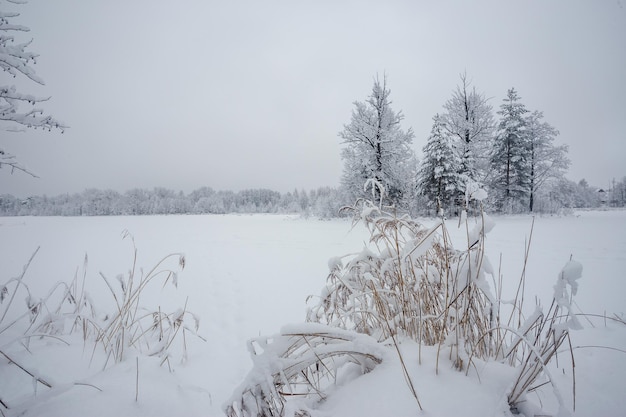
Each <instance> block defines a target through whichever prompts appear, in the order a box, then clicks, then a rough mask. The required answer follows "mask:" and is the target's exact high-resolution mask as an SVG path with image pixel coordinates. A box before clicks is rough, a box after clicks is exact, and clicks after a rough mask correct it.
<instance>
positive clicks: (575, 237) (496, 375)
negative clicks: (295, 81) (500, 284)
mask: <svg viewBox="0 0 626 417" xmlns="http://www.w3.org/2000/svg"><path fill="white" fill-rule="evenodd" d="M495 221H496V227H495V228H494V230H493V231H492V232H491V233H490V234H489V235H488V236H487V241H486V246H487V254H488V256H489V258H490V260H491V263H492V264H493V265H494V267H495V268H496V269H500V270H501V273H502V275H503V277H504V281H505V283H509V284H510V285H509V286H510V288H511V291H513V289H514V286H515V285H516V284H517V281H518V278H519V276H520V274H521V271H522V266H523V259H524V249H525V244H526V241H527V239H528V238H529V236H530V232H531V224H532V218H531V217H528V216H519V217H496V218H495ZM431 222H432V221H431ZM425 223H429V221H427V220H426V221H425ZM448 228H449V230H450V232H451V233H452V234H453V238H454V240H455V241H456V242H459V244H458V246H459V247H462V246H463V245H462V244H461V243H460V242H462V241H463V236H464V231H463V230H459V229H457V228H456V224H455V222H454V221H453V220H450V221H449V222H448ZM125 230H127V231H128V232H130V233H131V234H132V236H133V237H134V241H135V245H136V247H137V249H138V261H137V262H138V266H141V267H143V268H144V270H147V269H150V268H151V267H152V266H153V265H154V264H155V263H156V262H158V261H159V260H160V259H161V258H162V257H164V256H165V255H168V254H170V253H173V252H182V253H184V254H185V259H186V266H185V269H184V271H182V272H181V273H180V276H179V285H178V289H174V288H173V287H171V286H166V287H165V288H161V285H160V284H157V285H156V286H154V288H150V289H149V290H148V291H147V292H146V294H145V296H144V300H145V301H146V303H151V304H154V305H156V306H160V307H161V308H162V309H163V310H174V309H176V308H178V307H182V306H183V305H184V304H185V302H187V309H188V310H190V311H192V312H194V313H195V314H197V315H198V316H200V318H201V322H200V330H199V333H200V335H201V336H202V337H204V338H205V339H206V342H203V341H202V340H200V339H198V338H195V337H188V338H187V339H186V342H187V347H188V352H189V357H188V360H187V361H186V362H185V363H184V364H179V363H178V362H176V363H174V362H173V365H174V367H175V368H174V371H173V372H169V371H168V370H167V367H159V365H158V360H157V359H156V358H151V357H147V356H139V358H138V359H135V358H134V357H133V358H132V359H129V360H127V361H125V362H122V363H120V364H117V365H114V366H108V367H107V369H106V370H105V371H101V369H102V367H103V364H104V358H103V357H101V356H99V354H98V352H96V354H92V352H93V350H92V347H87V346H86V345H85V344H84V343H83V341H82V338H80V337H78V335H72V336H67V337H65V338H64V340H65V341H66V342H69V346H67V345H66V344H64V343H63V342H61V341H58V340H51V339H47V340H41V341H34V342H32V343H31V346H30V350H31V353H29V352H27V351H25V350H24V349H23V347H21V345H20V344H19V343H15V342H14V340H15V337H16V336H15V335H14V334H12V333H11V332H5V333H2V334H0V349H2V350H3V351H4V352H5V353H10V355H13V358H14V359H15V360H16V361H17V360H18V359H19V361H22V362H23V363H28V364H29V366H30V367H31V370H33V371H34V372H36V374H37V375H38V376H40V377H42V376H43V377H45V378H44V379H46V378H47V380H48V381H49V382H51V385H53V388H52V389H48V388H45V387H43V386H42V385H41V384H38V386H37V395H36V397H32V394H33V383H32V381H31V378H29V377H27V376H26V374H25V373H24V372H22V371H19V370H16V369H15V366H12V365H9V364H8V361H7V360H5V359H4V358H3V357H0V399H1V400H2V401H4V402H5V403H7V404H8V405H9V406H10V407H11V409H10V410H6V409H2V408H1V406H0V410H1V411H2V412H3V413H4V414H6V415H17V414H19V413H20V412H22V411H25V414H24V415H28V416H35V415H36V416H58V415H64V416H82V415H91V416H98V415H102V416H108V415H124V416H153V415H186V416H194V415H197V416H200V415H202V416H206V415H209V416H220V415H223V413H222V405H223V403H224V402H225V401H226V400H227V399H228V397H229V396H230V395H231V393H232V391H233V389H234V388H235V387H236V386H237V385H238V384H239V383H240V382H241V381H242V379H243V378H244V377H245V376H246V374H247V373H248V371H249V370H250V368H251V364H252V362H251V360H250V358H249V354H248V352H247V348H246V341H247V339H249V338H251V337H255V336H259V335H271V334H274V333H277V332H278V331H279V330H280V328H281V327H282V326H284V325H286V324H289V323H298V322H302V321H303V319H304V316H305V310H306V304H305V299H306V297H307V296H308V295H311V294H313V295H317V294H319V292H320V289H321V288H322V286H323V285H324V282H325V278H326V274H327V271H328V265H327V261H328V259H329V258H331V257H334V256H338V255H343V254H346V253H352V252H357V251H359V250H360V249H361V248H362V247H363V245H364V242H365V240H366V239H367V237H368V235H367V233H366V231H365V230H364V228H362V227H361V226H357V227H356V228H355V229H351V226H350V223H349V222H347V221H342V220H332V221H318V220H312V219H308V220H307V219H300V218H298V217H294V216H273V215H255V216H249V215H227V216H155V217H96V218H93V217H90V218H38V217H26V218H0V250H1V252H0V253H1V259H0V261H1V262H2V271H1V272H0V284H2V283H3V282H5V281H7V280H8V279H9V278H11V277H15V276H18V275H19V274H20V273H21V271H22V267H23V265H24V264H25V263H26V262H27V261H28V258H29V257H30V255H31V254H32V253H33V251H34V250H35V249H36V248H37V247H38V246H40V250H39V252H38V253H37V255H36V257H35V258H34V260H33V262H32V264H31V265H30V267H29V269H28V271H27V273H26V275H25V277H24V281H25V282H26V283H27V284H28V285H29V286H30V288H31V291H32V292H33V293H34V294H33V295H34V297H35V298H36V297H44V296H45V295H46V294H47V292H48V291H49V290H50V288H51V287H52V286H53V285H54V284H55V283H56V282H58V281H71V280H72V278H73V277H74V275H75V273H76V271H78V273H79V275H80V274H82V265H83V259H84V257H85V254H87V255H88V266H87V290H88V291H89V293H90V294H91V296H92V297H93V299H94V302H95V304H96V305H99V306H102V307H101V309H102V310H106V309H108V308H114V307H113V306H114V304H113V302H112V300H111V296H110V293H109V292H108V290H107V288H106V286H105V285H104V282H103V280H102V278H101V277H100V276H99V273H100V272H102V274H104V275H105V276H107V277H113V278H114V277H115V276H116V275H117V274H120V273H126V272H127V271H128V270H129V269H130V268H131V266H132V262H133V247H132V242H131V240H129V239H124V240H123V239H122V234H123V231H125ZM500 255H502V260H501V261H500ZM570 256H571V257H572V258H573V259H575V260H577V261H579V262H581V263H582V264H583V267H584V270H583V278H582V280H581V281H580V290H579V294H578V296H577V297H576V302H577V304H578V308H579V309H580V310H581V311H583V312H585V313H593V314H600V315H603V314H605V313H606V314H607V315H611V314H613V313H617V314H621V315H622V317H624V314H625V313H626V297H625V296H624V292H625V289H626V281H625V280H626V272H625V271H626V211H606V212H580V213H576V215H573V216H567V217H538V218H536V219H535V223H534V229H533V232H532V242H531V246H530V256H529V260H528V263H527V268H526V276H527V281H526V282H527V285H526V297H527V298H528V300H527V302H526V303H527V304H526V305H527V306H528V308H531V309H532V307H533V306H534V296H535V295H537V296H538V297H539V299H541V300H542V301H543V303H544V304H547V303H549V301H550V300H551V296H552V291H553V290H552V286H553V285H554V282H555V279H556V276H557V274H558V273H559V271H560V269H561V268H562V267H563V265H564V264H565V262H566V261H567V260H569V259H570ZM17 301H19V302H20V303H22V304H23V300H17ZM17 301H16V303H17ZM5 303H6V301H5ZM4 305H5V304H3V305H0V313H1V312H2V311H3V310H4ZM582 323H583V325H585V329H584V330H581V331H577V332H574V333H572V343H573V345H574V346H591V345H593V346H600V347H596V348H591V347H580V348H578V349H575V358H576V391H577V393H576V412H575V415H581V416H587V415H607V416H610V415H623V414H624V410H626V398H625V397H624V395H623V385H624V375H625V374H626V353H624V352H620V351H618V350H613V349H607V348H614V349H621V350H622V351H623V350H626V327H624V326H623V325H619V324H616V323H614V322H612V321H610V320H608V321H605V320H603V319H594V320H593V325H592V323H590V322H588V321H586V320H585V319H582ZM594 326H595V327H594ZM405 349H406V352H405V359H406V358H415V355H416V352H415V349H416V347H415V346H412V345H410V344H407V345H406V346H405ZM422 355H423V364H422V365H421V366H419V365H417V363H416V361H413V362H411V363H410V372H411V375H412V377H413V378H414V380H415V382H416V389H417V392H418V394H419V395H420V399H421V401H422V404H423V406H424V408H425V411H424V412H423V413H422V415H429V416H460V415H463V416H484V415H503V409H505V408H506V407H504V406H503V401H504V399H505V390H506V389H507V386H506V385H505V381H506V378H507V377H508V376H509V374H510V371H509V370H508V369H501V368H499V367H497V366H490V367H485V368H484V370H483V371H482V372H483V373H482V374H481V382H478V380H477V379H476V377H472V376H468V377H465V376H463V377H459V375H458V372H457V371H454V370H452V369H451V368H450V367H449V366H448V367H447V368H445V369H444V370H443V371H442V372H441V373H440V375H439V376H435V375H434V369H433V367H432V365H431V364H432V361H429V360H428V357H429V355H432V352H430V351H428V350H426V351H424V352H422ZM567 355H569V353H567ZM565 361H569V362H571V360H570V359H569V358H568V356H565V355H564V357H563V362H565ZM559 365H560V366H561V368H562V369H561V368H559V369H556V368H554V370H553V371H554V372H553V375H555V380H556V382H557V384H558V386H559V389H560V391H561V393H562V394H563V397H564V399H565V401H566V403H567V404H568V405H569V406H570V408H571V406H572V394H571V381H572V378H571V369H570V368H571V365H570V366H569V367H567V366H565V365H564V364H563V363H560V364H559ZM137 372H139V379H138V380H137ZM137 381H138V382H137ZM76 382H79V383H81V385H75V383H76ZM95 387H97V388H95ZM551 392H552V391H551V390H550V389H549V388H548V389H544V390H542V391H541V392H540V393H539V394H538V395H537V396H531V397H530V399H531V400H532V401H533V402H535V403H537V404H539V403H542V404H543V407H544V411H545V412H547V413H556V405H555V400H554V398H553V396H552V394H551ZM136 395H138V400H137V401H136V400H135V397H136ZM321 411H322V412H324V413H326V414H324V415H328V416H333V415H341V416H350V415H354V416H362V417H363V416H365V417H368V416H381V415H394V416H403V415H406V416H408V415H420V414H418V411H417V407H416V404H415V401H414V399H413V398H412V397H411V396H410V395H409V392H408V389H407V387H406V385H405V383H404V379H403V376H402V373H401V371H400V368H399V367H398V364H397V356H394V355H389V357H388V358H387V357H386V358H385V361H384V362H383V364H382V365H380V366H379V367H378V368H376V369H375V370H374V371H373V372H371V373H370V374H367V375H365V376H363V377H361V378H359V379H357V380H355V381H354V382H353V383H351V384H348V385H346V386H344V387H340V388H339V389H338V390H337V391H336V392H335V394H334V395H333V396H331V397H330V399H329V400H328V401H327V402H326V403H325V404H324V405H323V406H322V409H321ZM0 415H1V414H0Z"/></svg>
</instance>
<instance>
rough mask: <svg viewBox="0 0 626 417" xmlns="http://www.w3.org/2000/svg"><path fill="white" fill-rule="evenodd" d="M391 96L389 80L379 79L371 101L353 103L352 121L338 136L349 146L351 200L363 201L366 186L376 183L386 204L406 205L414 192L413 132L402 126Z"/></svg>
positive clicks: (344, 180) (347, 176)
mask: <svg viewBox="0 0 626 417" xmlns="http://www.w3.org/2000/svg"><path fill="white" fill-rule="evenodd" d="M390 94H391V91H390V90H389V89H388V88H387V78H386V77H384V78H383V81H382V83H381V82H380V80H379V79H378V78H376V79H375V81H374V85H373V87H372V93H371V94H370V96H369V97H368V99H367V100H366V101H365V102H359V101H356V102H355V103H354V107H355V108H354V109H353V111H352V118H351V121H350V123H349V124H347V125H344V129H343V131H341V132H340V133H339V136H340V137H341V139H343V141H342V143H343V144H344V145H346V146H345V147H344V148H343V150H342V153H341V157H342V159H343V160H344V164H345V165H344V172H343V178H342V186H343V187H344V188H345V189H346V191H347V192H348V194H349V195H350V196H351V197H352V198H360V197H363V196H365V191H364V184H365V183H366V182H367V181H368V180H375V181H376V182H377V183H378V184H381V185H382V186H383V188H384V189H385V195H386V196H387V197H388V201H386V203H388V204H392V205H396V206H403V205H404V204H405V202H406V200H407V199H409V198H410V196H411V195H413V194H414V193H413V190H414V189H415V170H416V160H415V155H414V153H413V151H412V150H411V148H410V146H411V143H412V142H413V131H412V130H411V129H410V128H409V129H408V130H406V131H404V130H402V128H401V127H400V122H401V121H402V120H403V118H404V116H403V115H402V112H397V113H396V112H395V111H394V110H393V109H392V108H391V100H390V99H389V95H390Z"/></svg>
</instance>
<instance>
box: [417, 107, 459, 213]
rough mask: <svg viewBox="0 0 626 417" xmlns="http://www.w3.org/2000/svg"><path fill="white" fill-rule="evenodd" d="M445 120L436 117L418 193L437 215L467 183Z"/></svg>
mask: <svg viewBox="0 0 626 417" xmlns="http://www.w3.org/2000/svg"><path fill="white" fill-rule="evenodd" d="M443 123H444V122H443V120H442V117H441V116H440V115H438V114H437V115H435V116H434V117H433V126H432V129H431V131H430V136H429V137H428V141H427V142H426V145H424V148H423V152H424V158H423V159H422V162H421V164H420V170H419V173H418V190H419V193H420V194H422V195H424V196H425V197H426V198H427V199H428V202H429V205H430V206H432V207H435V208H436V210H437V213H438V214H439V213H441V212H445V211H446V210H448V209H450V207H451V206H452V205H453V203H454V202H453V200H454V197H455V196H456V195H457V194H458V191H459V189H460V187H461V184H462V183H463V182H464V181H463V179H462V178H461V176H460V170H461V159H460V158H459V156H458V154H457V153H456V152H455V147H454V142H453V138H452V136H451V135H450V134H449V133H448V132H447V131H446V129H445V126H444V124H443Z"/></svg>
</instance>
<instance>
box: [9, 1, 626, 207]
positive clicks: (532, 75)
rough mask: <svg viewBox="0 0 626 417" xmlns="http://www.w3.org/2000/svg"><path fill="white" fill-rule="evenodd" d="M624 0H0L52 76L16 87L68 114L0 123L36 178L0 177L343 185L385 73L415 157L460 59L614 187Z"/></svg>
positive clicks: (625, 36)
mask: <svg viewBox="0 0 626 417" xmlns="http://www.w3.org/2000/svg"><path fill="white" fill-rule="evenodd" d="M624 3H625V2H623V1H621V0H619V1H616V0H606V1H604V0H593V1H592V0H586V1H579V0H561V1H540V0H530V1H529V0H524V1H522V0H511V1H499V0H498V1H496V0H494V1H461V0H458V1H376V2H370V1H330V0H321V1H320V0H317V1H313V0H311V1H297V0H291V1H287V0H285V1H280V0H270V1H253V0H247V1H220V2H216V1H206V0H181V1H176V2H173V1H160V0H158V1H157V0H132V1H129V0H109V1H94V0H89V1H88V0H55V1H50V0H30V2H29V3H28V4H26V5H23V6H20V5H11V4H6V3H2V7H3V8H5V9H10V10H15V11H19V12H21V16H20V18H19V23H22V24H24V25H27V26H29V27H30V28H31V32H30V34H28V35H27V36H26V38H25V39H29V38H31V37H32V38H33V39H34V41H33V43H32V45H31V48H30V49H31V51H34V52H37V53H39V54H40V58H39V60H38V63H37V65H36V66H35V69H36V70H37V73H38V74H39V75H40V76H41V77H42V78H43V79H44V80H45V81H46V86H45V87H38V86H35V85H32V84H28V83H25V84H22V83H20V84H19V85H20V86H21V87H22V88H21V89H22V91H24V92H29V93H35V94H38V95H45V96H48V95H50V96H52V99H51V100H50V101H49V102H47V103H45V104H44V106H43V107H44V108H45V109H46V110H47V112H48V113H51V114H53V115H54V116H55V117H57V118H58V119H60V120H62V121H64V122H65V123H67V124H68V125H70V126H71V128H70V129H68V130H67V131H66V132H65V134H63V135H61V134H60V133H54V132H53V133H43V132H41V131H28V132H27V133H23V134H16V133H9V132H1V133H0V135H1V137H0V147H3V148H5V149H6V150H7V151H10V152H11V153H13V154H15V155H17V157H18V158H19V160H20V161H21V162H22V163H23V164H25V165H26V166H27V167H28V168H29V169H31V170H32V171H34V172H35V173H37V174H38V175H39V176H40V178H38V179H36V178H31V177H29V176H27V175H24V174H22V173H15V174H13V175H10V174H9V172H8V170H7V169H3V170H0V194H2V193H12V194H14V195H18V196H27V195H32V194H48V195H56V194H61V193H66V192H69V193H73V192H78V191H82V190H83V189H85V188H89V187H96V188H101V189H106V188H111V189H114V190H117V191H121V192H123V191H126V190H128V189H130V188H135V187H143V188H152V187H156V186H163V187H167V188H171V189H174V190H182V191H185V192H189V191H191V190H193V189H195V188H199V187H201V186H205V185H206V186H211V187H213V188H215V189H234V190H239V189H243V188H258V187H266V188H272V189H276V190H279V191H288V190H292V189H294V188H295V187H298V188H306V189H311V188H315V187H318V186H326V185H330V186H336V185H338V184H339V178H340V175H341V169H342V163H341V160H340V149H341V145H340V140H339V138H338V136H337V133H338V132H339V131H340V130H341V129H342V127H343V124H345V123H348V122H349V121H350V114H351V111H352V108H353V105H352V103H353V102H354V101H355V100H364V99H365V98H366V97H367V96H368V94H369V93H370V89H371V86H372V82H373V78H374V76H375V75H376V74H377V73H379V74H383V73H386V74H387V77H388V85H389V87H390V88H391V91H392V93H391V98H392V100H393V107H394V109H395V110H402V111H403V113H404V115H405V120H404V124H403V127H404V128H405V129H406V128H409V127H412V128H413V130H414V131H415V141H414V148H415V150H416V152H417V154H418V156H421V149H422V147H423V145H424V144H425V141H426V138H427V137H428V134H429V132H430V128H431V122H432V120H431V119H432V116H433V115H434V114H435V113H437V112H441V111H442V105H443V104H444V102H445V101H446V100H447V99H448V98H449V97H450V96H451V93H452V91H453V90H454V89H455V87H456V85H457V84H458V83H459V74H460V73H461V72H463V71H467V74H468V76H469V78H470V79H471V80H472V82H473V84H474V85H475V86H476V88H477V89H478V90H479V91H481V92H484V93H485V95H486V96H488V97H491V101H490V103H491V105H492V106H493V108H494V111H495V110H497V108H498V106H499V105H500V103H501V100H502V98H503V97H504V96H505V94H506V90H507V89H508V88H511V87H515V88H516V89H517V91H518V92H519V94H520V96H521V98H522V101H523V103H524V104H526V106H527V107H528V108H529V109H530V110H542V111H543V112H544V114H545V120H546V121H547V122H549V123H551V124H552V125H553V126H555V127H556V128H557V129H558V130H559V131H560V132H561V134H560V136H559V138H558V142H559V143H564V144H568V145H569V147H570V152H569V156H570V159H571V160H572V166H571V168H570V171H569V174H568V178H570V179H572V180H575V181H578V180H580V179H581V178H586V179H587V180H588V181H589V182H590V183H591V184H594V185H598V186H607V185H608V183H609V181H610V180H611V179H612V178H614V177H615V178H618V179H619V178H621V177H623V176H625V175H626V163H625V161H626V133H625V132H626V78H625V77H626V9H625V7H626V5H625V4H624ZM14 23H18V20H15V21H14ZM1 77H4V76H3V75H2V74H0V80H1V82H0V84H6V83H11V82H13V80H6V79H5V78H1Z"/></svg>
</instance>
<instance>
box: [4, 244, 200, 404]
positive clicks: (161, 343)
mask: <svg viewBox="0 0 626 417" xmlns="http://www.w3.org/2000/svg"><path fill="white" fill-rule="evenodd" d="M133 249H134V253H133V254H134V256H133V263H132V266H131V268H130V270H129V272H128V273H127V274H126V275H118V277H117V279H116V280H115V281H111V280H109V279H107V278H106V277H105V276H104V275H103V274H100V275H101V277H102V279H104V281H105V282H106V285H107V287H108V289H109V291H110V294H111V298H112V299H113V301H114V305H115V309H114V310H113V311H100V310H99V309H98V308H97V306H96V305H95V304H94V302H93V301H92V298H91V297H90V295H89V293H88V291H87V290H86V276H87V265H88V260H87V256H85V260H84V264H83V269H82V275H79V274H78V271H77V273H76V274H75V276H74V278H73V280H72V281H71V282H69V283H67V282H59V283H57V284H55V285H53V286H52V288H51V289H50V290H49V291H48V293H47V294H46V295H45V296H44V297H42V298H36V297H35V296H34V295H33V292H32V291H31V288H30V286H29V284H28V283H27V280H26V275H27V272H28V268H29V266H30V264H31V262H32V260H33V259H34V258H35V256H36V254H37V252H38V251H39V249H37V250H36V251H35V252H34V253H33V255H32V256H31V258H30V259H29V261H28V262H27V263H26V265H25V266H24V268H23V270H22V272H21V274H20V275H18V276H17V277H15V278H11V279H9V280H8V281H7V282H5V283H4V284H2V285H1V286H0V336H1V337H2V340H3V342H2V344H1V345H0V356H2V357H4V359H6V360H7V361H8V366H11V365H12V366H14V367H15V368H17V369H19V370H20V371H21V372H23V373H25V374H27V375H28V376H29V377H30V378H32V379H33V381H34V392H35V394H36V392H37V385H43V386H45V387H47V388H53V386H54V385H55V384H54V383H53V382H50V381H55V380H56V378H51V377H48V376H42V375H40V374H39V372H38V371H37V369H36V368H34V367H33V366H32V365H31V364H30V363H28V362H24V360H17V359H16V358H15V357H14V355H13V354H10V353H9V352H19V351H20V350H21V349H23V350H25V351H29V347H30V345H31V343H32V341H33V340H41V339H53V340H55V341H59V342H61V343H64V344H67V345H69V344H70V343H71V342H70V341H73V340H75V336H76V335H80V336H79V337H80V338H81V339H82V341H83V343H84V344H85V346H86V347H88V349H87V350H88V351H89V349H91V352H92V353H91V356H92V358H93V357H94V356H95V353H96V351H97V350H98V349H102V351H103V352H104V354H105V355H104V358H105V360H104V363H103V365H102V369H106V368H107V367H108V366H110V365H111V364H114V363H120V362H122V361H125V360H128V359H129V358H134V357H137V356H138V355H147V356H156V357H159V358H160V363H161V365H164V364H167V366H168V368H169V369H170V370H171V367H172V362H171V361H172V358H173V357H174V356H179V357H180V361H185V360H186V358H187V345H186V338H187V335H188V334H191V335H195V336H198V334H197V330H198V326H199V319H198V317H196V316H195V315H194V314H193V313H191V312H189V311H187V309H186V305H185V306H183V307H182V308H178V309H176V310H175V311H173V312H170V313H166V312H164V311H161V308H160V307H158V308H157V309H146V308H144V305H143V303H142V294H144V293H145V292H146V291H145V289H146V288H147V287H148V286H149V285H151V284H152V285H154V284H156V283H157V282H161V283H162V285H163V287H165V286H166V285H168V284H170V285H172V286H174V287H176V286H177V282H178V272H179V271H182V270H183V268H184V267H185V257H184V256H183V255H182V254H170V255H168V256H165V257H164V258H162V259H161V260H160V261H158V262H157V263H156V265H154V266H153V267H152V268H151V269H149V270H148V271H147V272H144V271H143V269H141V268H138V267H137V249H136V248H135V247H134V242H133ZM22 300H23V304H22ZM198 337H200V336H198ZM97 357H99V358H101V357H102V355H97ZM0 399H1V400H0V401H1V402H0V410H1V409H2V408H4V409H9V404H8V402H10V400H7V399H5V398H3V395H2V393H0Z"/></svg>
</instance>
